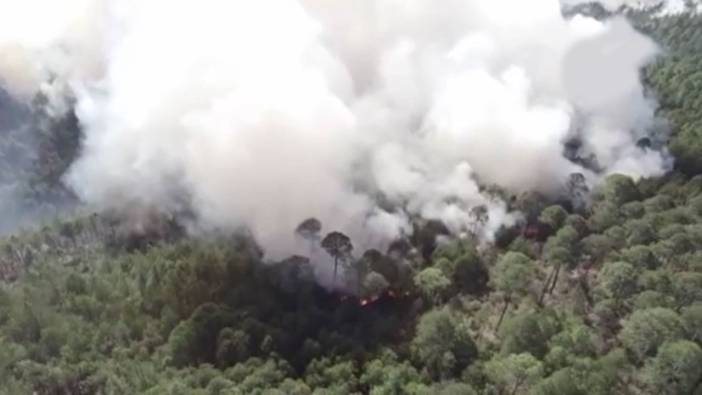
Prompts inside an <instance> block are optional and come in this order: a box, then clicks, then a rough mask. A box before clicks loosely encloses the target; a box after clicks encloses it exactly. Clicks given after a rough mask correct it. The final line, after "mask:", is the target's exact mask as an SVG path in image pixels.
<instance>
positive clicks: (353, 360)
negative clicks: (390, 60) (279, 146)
mask: <svg viewBox="0 0 702 395" xmlns="http://www.w3.org/2000/svg"><path fill="white" fill-rule="evenodd" d="M629 17H631V18H632V19H633V20H634V21H635V22H636V23H637V25H638V28H639V29H641V30H643V31H645V32H648V33H650V34H652V35H653V36H654V37H655V38H656V39H657V41H658V42H659V44H660V45H661V47H662V48H663V49H664V51H663V52H662V53H665V54H666V56H661V57H659V58H658V59H657V60H656V61H655V63H654V64H653V65H652V66H650V67H648V68H647V69H646V70H645V71H644V73H643V77H644V80H645V82H646V83H647V84H649V87H650V88H651V89H652V90H653V91H654V93H655V95H656V97H657V98H658V99H659V101H660V108H659V114H660V115H661V116H663V117H665V118H666V119H667V120H669V122H670V142H669V144H668V147H669V148H670V150H671V151H672V152H673V153H674V154H675V155H676V170H675V171H673V172H671V173H670V174H667V175H663V176H660V177H650V178H644V179H640V180H633V179H630V178H628V177H625V176H623V175H611V176H609V177H607V178H606V180H605V181H604V182H603V183H601V184H598V185H595V186H594V187H595V193H594V195H592V196H591V197H592V201H590V200H589V199H584V198H585V195H583V194H582V191H583V187H585V185H584V177H582V176H581V177H580V178H579V177H577V176H575V177H573V178H571V180H570V181H568V185H564V190H565V191H564V196H563V197H564V198H566V197H570V198H572V201H571V202H563V201H558V202H556V201H554V200H552V199H551V197H548V196H543V195H541V194H539V193H534V192H527V193H521V194H519V195H518V196H514V197H512V196H509V193H508V192H507V191H504V190H496V189H495V188H491V187H489V186H485V189H484V191H485V193H487V194H493V195H495V196H500V197H501V199H502V200H503V201H505V202H507V205H508V209H510V210H518V211H520V212H521V213H522V214H523V220H524V224H521V223H518V224H516V225H514V226H503V227H502V228H501V229H500V230H499V231H498V232H497V234H496V235H495V239H496V240H495V242H494V243H490V242H488V241H485V240H477V239H476V237H475V235H472V234H471V235H468V236H467V237H463V238H453V237H451V235H450V234H449V233H450V232H449V229H448V228H447V227H446V226H445V225H444V224H442V223H441V222H440V221H438V220H419V219H416V220H413V222H412V224H411V225H412V228H413V229H412V232H411V234H408V235H407V237H403V238H401V239H400V240H397V241H395V242H393V243H392V245H391V246H390V248H389V249H388V250H387V251H386V252H380V251H377V250H369V251H365V252H362V253H359V254H358V255H356V254H354V253H355V251H354V249H353V245H352V244H351V240H350V238H348V237H347V236H345V235H343V234H341V233H339V232H331V233H329V234H327V235H326V237H323V236H324V235H323V234H321V232H322V224H321V222H319V221H318V220H316V219H314V218H310V219H308V220H305V221H303V222H302V223H301V224H300V226H299V227H298V228H297V229H291V230H290V231H291V233H294V234H295V235H296V236H297V237H298V238H299V239H300V241H301V242H303V246H304V247H306V248H305V249H306V250H307V251H306V252H309V255H311V256H310V257H305V256H293V257H290V258H288V259H285V260H284V261H281V262H269V260H268V259H264V254H263V251H261V250H260V249H259V248H258V247H257V246H256V245H255V243H253V242H252V240H250V239H249V238H248V237H246V236H242V235H216V236H215V235H210V236H207V237H206V238H195V237H186V235H185V232H184V230H183V229H182V226H180V225H179V224H178V223H176V222H175V221H174V220H173V219H172V218H161V217H157V218H150V220H152V221H153V223H152V224H149V226H148V228H149V229H147V230H146V232H142V233H140V234H133V233H130V232H129V231H128V228H127V227H125V226H124V224H123V223H121V222H120V219H119V218H116V217H111V216H97V215H90V216H80V214H79V216H78V217H76V218H72V219H60V220H57V221H55V223H52V224H49V225H47V226H45V227H43V228H41V229H36V230H32V231H27V232H19V233H17V234H16V235H13V236H10V237H8V238H7V239H5V240H2V241H0V281H1V282H2V284H0V382H1V383H2V385H0V394H8V395H9V394H12V395H14V394H25V393H27V394H29V393H36V394H38V395H49V394H132V393H133V394H137V393H139V394H141V393H143V394H213V395H214V394H221V395H232V394H266V395H277V394H292V395H311V394H315V395H319V394H365V393H368V394H374V395H381V394H382V395H385V394H388V395H390V394H392V395H395V394H397V395H399V394H415V395H428V394H444V395H454V394H478V393H480V394H527V393H529V394H540V395H561V394H565V395H590V394H595V395H609V394H612V395H614V394H639V393H640V394H648V393H651V394H654V393H655V394H658V393H661V394H678V393H685V394H687V393H696V392H699V391H701V390H702V388H700V385H699V382H700V377H701V376H702V372H700V366H702V351H701V350H700V344H701V342H702V331H701V330H700V328H702V307H700V306H702V253H701V252H700V251H701V250H702V176H700V175H698V174H697V173H698V172H700V171H702V160H701V159H700V158H702V143H701V142H702V138H700V136H701V133H702V132H701V131H702V128H701V127H700V126H701V125H702V124H700V119H702V116H701V114H702V101H701V100H699V96H700V95H699V91H700V88H702V85H701V84H700V83H699V82H700V81H702V80H700V76H701V75H700V72H699V70H701V69H702V67H700V66H701V65H702V63H701V62H702V56H700V55H699V54H700V53H701V52H702V46H700V42H702V41H701V40H700V38H701V37H702V36H701V35H700V32H701V31H702V29H701V28H700V26H701V25H700V21H702V16H700V15H696V16H690V15H682V16H671V17H660V18H649V17H646V16H643V15H639V14H638V13H630V15H629ZM13 111H22V110H21V109H19V108H17V109H14V110H13ZM35 115H40V114H35ZM38 118H41V117H38ZM69 118H70V117H69ZM42 119H44V118H42ZM44 121H46V119H44ZM44 121H42V122H44ZM73 121H75V120H74V119H73ZM73 121H72V120H71V119H66V120H64V121H56V122H55V123H54V124H47V125H45V126H42V127H41V128H37V130H36V131H32V132H31V133H35V132H38V131H39V129H43V131H41V133H42V134H44V135H43V136H42V137H41V139H40V140H41V141H42V144H43V145H44V146H45V147H48V152H46V153H40V155H39V156H35V153H33V152H31V150H26V148H28V147H24V148H22V149H21V150H20V149H19V148H18V150H20V151H21V152H20V151H18V154H19V156H20V157H21V158H23V159H22V161H29V162H32V161H34V160H36V162H37V166H35V167H32V169H31V170H30V171H28V172H25V173H23V174H17V175H16V176H13V175H12V174H10V173H11V171H12V168H14V167H17V165H16V164H13V163H9V162H7V161H3V160H2V153H3V152H6V147H0V162H2V163H0V164H2V165H4V166H3V169H2V170H0V180H5V181H8V180H9V181H11V182H17V183H18V184H17V185H18V186H19V188H20V189H21V190H22V191H23V192H22V193H25V194H26V196H27V199H26V200H27V201H26V206H27V207H30V206H35V205H37V204H41V202H42V201H44V200H45V198H46V196H48V195H51V194H57V195H61V194H62V192H61V190H62V187H60V182H58V181H59V180H60V179H61V177H62V174H63V173H64V172H65V170H66V169H67V168H68V166H69V165H70V161H71V160H72V158H73V157H74V155H75V153H76V152H75V148H76V147H77V145H76V144H75V141H77V139H78V138H79V134H78V129H77V128H76V127H75V126H76V125H72V124H71V122H73ZM653 132H654V133H653V134H652V136H651V139H650V140H651V141H650V143H651V145H652V146H656V147H662V146H663V145H664V144H666V141H663V139H660V138H658V137H657V136H658V135H660V134H659V133H655V132H657V130H656V131H653ZM31 133H30V134H31ZM22 137H23V136H19V135H15V134H13V135H12V138H18V139H20V140H21V139H22ZM8 172H9V173H8ZM13 177H14V178H13ZM10 178H12V180H10ZM596 178H598V177H592V179H596ZM578 188H579V189H578ZM578 191H579V192H578ZM578 193H580V194H578ZM54 196H56V195H54ZM64 197H66V198H67V200H70V197H68V196H64ZM589 197H590V196H588V198H589ZM59 200H61V199H59ZM557 203H562V205H560V204H557ZM590 203H591V204H590ZM468 209H469V210H471V221H472V222H474V223H484V222H485V221H486V220H487V216H486V214H487V212H486V210H485V207H483V206H478V207H475V208H468ZM6 211H7V212H8V213H9V212H11V211H12V210H6ZM534 230H536V231H534ZM439 236H440V237H439ZM544 239H545V240H544ZM319 251H322V255H324V254H323V252H324V251H326V252H327V253H328V257H327V258H326V259H322V260H323V261H324V262H326V263H329V262H332V261H333V264H334V266H333V270H334V272H335V275H334V284H325V285H326V286H329V287H330V288H332V289H335V291H329V290H328V289H325V288H324V287H323V286H321V285H319V284H317V282H316V279H315V274H316V273H318V272H319V271H320V270H316V269H317V268H315V265H319V264H320V262H317V260H319V258H320V257H319ZM303 253H305V251H303ZM339 269H341V270H339ZM428 302H429V303H428Z"/></svg>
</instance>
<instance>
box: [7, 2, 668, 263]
mask: <svg viewBox="0 0 702 395" xmlns="http://www.w3.org/2000/svg"><path fill="white" fill-rule="evenodd" d="M59 3H60V4H59ZM18 21H21V23H18ZM0 51H2V52H0V53H2V54H3V56H2V58H0V76H1V77H0V78H1V79H2V81H3V83H4V85H5V86H6V87H7V88H8V89H10V90H12V91H13V92H15V94H16V95H18V96H20V97H21V96H24V97H28V96H31V95H32V94H33V93H35V92H37V91H39V90H42V91H44V92H55V95H54V96H55V97H57V99H56V102H57V103H60V102H61V101H60V100H59V98H60V97H61V94H70V95H71V96H73V97H74V98H75V100H76V103H77V105H76V111H77V114H78V117H79V119H80V121H81V125H82V128H83V130H84V133H85V139H84V142H83V147H82V152H83V154H82V156H81V157H80V159H79V160H78V161H77V162H76V163H75V164H74V166H73V168H72V170H71V171H70V174H69V175H68V177H67V182H68V183H69V184H70V185H71V186H72V187H73V188H74V189H75V191H76V192H77V194H78V195H79V196H80V197H81V199H82V200H84V201H85V202H86V203H87V204H89V205H91V206H94V207H96V208H98V209H116V210H127V211H129V210H135V209H139V210H142V209H145V208H146V209H157V210H162V211H165V212H180V211H185V210H191V211H193V212H194V216H195V217H196V218H197V221H196V224H195V225H194V226H197V227H199V228H205V229H208V228H225V229H231V228H236V227H245V228H247V229H249V230H250V231H251V232H252V233H253V235H254V236H255V237H256V239H257V240H258V241H259V242H260V243H261V244H262V245H263V246H264V247H265V248H266V250H267V252H268V253H269V254H271V256H281V255H283V254H288V253H291V252H294V251H296V249H297V248H300V245H301V244H300V243H299V241H298V240H296V239H295V237H294V235H293V232H292V230H293V229H295V227H296V226H297V224H299V223H300V222H301V221H302V220H304V219H305V218H308V217H316V218H319V219H320V220H321V221H322V223H323V224H324V230H325V231H329V230H333V229H339V230H342V231H345V232H347V233H349V234H350V235H351V236H352V238H353V239H354V242H355V243H357V244H360V246H361V247H363V246H377V245H382V244H383V243H386V242H388V241H390V240H391V239H392V238H393V237H396V236H397V235H399V234H401V233H403V232H408V231H409V229H410V226H409V221H410V218H413V217H423V218H426V219H441V220H443V221H444V222H445V223H446V224H447V225H448V226H449V227H450V228H451V230H453V231H455V232H462V231H466V230H469V229H472V228H473V226H474V220H473V218H472V216H471V208H472V207H475V206H477V205H485V206H487V208H488V211H489V218H490V219H489V221H488V222H487V223H486V224H485V225H484V227H483V228H482V229H480V230H479V231H480V232H481V233H482V234H483V235H484V236H486V237H489V236H490V234H491V233H492V231H493V230H494V229H496V228H497V227H498V226H499V225H500V224H502V223H509V222H510V221H513V220H514V218H515V215H517V214H514V213H508V212H507V208H506V205H505V203H504V202H500V201H497V200H494V199H493V198H491V197H490V196H488V195H486V194H484V193H482V192H481V190H480V187H479V185H488V184H497V185H499V186H501V187H503V188H505V189H507V190H509V191H510V192H513V193H519V192H523V191H528V190H536V191H540V192H543V193H548V194H555V193H558V191H559V190H560V189H561V188H562V186H563V184H564V183H565V182H566V180H567V179H568V177H569V175H570V174H572V173H574V172H579V173H583V174H584V175H585V176H586V178H587V179H588V182H590V183H596V182H598V180H600V179H601V178H602V177H603V176H604V175H606V174H609V173H612V172H624V173H627V174H631V175H634V176H642V175H652V174H657V173H660V172H661V171H663V170H664V168H665V160H664V156H663V155H662V154H661V153H660V152H656V151H651V150H645V149H641V148H638V147H637V146H636V142H637V140H638V139H639V138H641V137H644V136H645V135H646V134H647V133H649V132H650V128H651V127H652V125H653V110H652V108H653V106H652V103H651V102H650V100H649V99H647V98H646V97H645V96H644V93H643V92H644V91H643V89H642V87H641V85H640V83H639V78H638V75H639V69H640V67H641V66H642V65H644V64H645V63H646V62H647V61H649V60H650V59H651V58H652V57H653V56H654V55H655V53H656V48H655V46H654V44H653V43H652V42H651V41H650V40H648V39H647V38H645V37H643V36H641V35H640V34H639V33H637V32H635V31H634V30H633V29H632V28H631V27H630V26H629V25H628V24H627V23H626V22H625V21H623V20H621V19H614V20H610V21H606V22H598V21H595V20H593V19H589V18H585V17H580V16H576V17H574V18H572V19H568V20H566V19H564V17H563V16H562V15H561V4H560V3H559V1H558V0H539V1H535V2H528V1H523V0H479V1H476V0H445V1H442V2H436V1H430V0H401V1H400V0H354V1H333V2H332V1H327V0H299V1H297V0H257V1H249V0H197V1H195V0H183V1H176V2H174V1H167V0H149V1H137V0H113V1H110V0H102V1H101V0H66V1H62V2H56V1H53V0H31V1H28V0H21V1H20V0H2V1H0ZM573 138H578V139H579V140H581V141H582V147H581V150H580V152H579V153H578V154H579V155H581V156H583V157H587V156H590V155H594V156H596V159H597V169H596V170H597V171H595V169H591V168H583V167H582V165H579V164H576V163H574V162H573V161H571V160H569V159H567V158H566V157H565V156H564V146H563V144H564V143H565V142H566V141H568V140H571V139H573Z"/></svg>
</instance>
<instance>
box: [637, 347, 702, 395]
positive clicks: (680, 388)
mask: <svg viewBox="0 0 702 395" xmlns="http://www.w3.org/2000/svg"><path fill="white" fill-rule="evenodd" d="M700 377H702V349H700V346H698V345H697V343H693V342H690V341H687V340H680V341H676V342H671V343H666V344H664V345H663V346H662V347H661V349H660V351H659V352H658V355H656V356H655V358H652V359H651V360H649V361H648V362H647V363H646V367H645V368H644V370H643V381H644V382H645V383H646V384H648V386H649V387H650V388H651V390H652V391H653V392H654V393H658V394H669V395H675V394H689V393H692V391H693V390H695V388H697V387H698V385H699V383H700Z"/></svg>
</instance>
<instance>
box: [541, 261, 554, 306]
mask: <svg viewBox="0 0 702 395" xmlns="http://www.w3.org/2000/svg"><path fill="white" fill-rule="evenodd" d="M555 272H556V269H555V268H554V269H553V270H551V272H550V273H549V274H548V278H547V279H546V281H545V282H544V286H543V287H542V288H541V296H539V306H543V305H544V297H546V292H548V289H549V286H550V285H551V281H552V280H553V274H554V273H555Z"/></svg>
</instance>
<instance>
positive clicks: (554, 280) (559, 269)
mask: <svg viewBox="0 0 702 395" xmlns="http://www.w3.org/2000/svg"><path fill="white" fill-rule="evenodd" d="M560 273H561V265H558V266H556V273H555V274H554V276H553V282H552V283H551V288H550V289H549V290H548V294H549V295H551V294H553V290H554V289H555V288H556V283H557V282H558V275H559V274H560Z"/></svg>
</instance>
